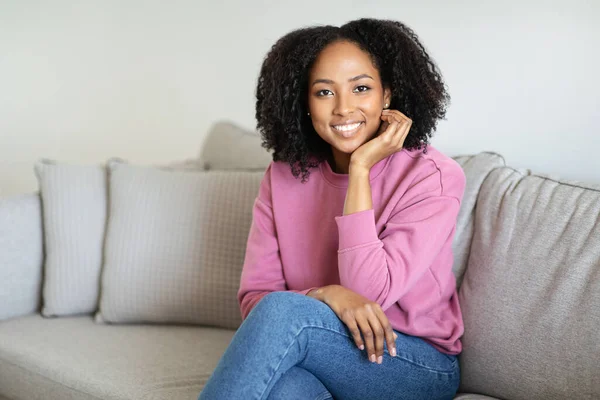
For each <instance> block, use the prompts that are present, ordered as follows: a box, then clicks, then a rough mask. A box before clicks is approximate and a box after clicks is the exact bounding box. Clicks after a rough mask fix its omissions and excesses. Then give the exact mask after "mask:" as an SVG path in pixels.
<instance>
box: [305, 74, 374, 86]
mask: <svg viewBox="0 0 600 400" xmlns="http://www.w3.org/2000/svg"><path fill="white" fill-rule="evenodd" d="M363 78H369V79H371V80H374V79H373V77H372V76H370V75H369V74H360V75H356V76H355V77H354V78H350V79H348V82H354V81H357V80H359V79H363ZM317 83H326V84H328V85H333V84H334V83H335V82H334V81H332V80H331V79H315V81H314V82H313V83H312V84H313V85H316V84H317Z"/></svg>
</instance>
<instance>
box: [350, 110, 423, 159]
mask: <svg viewBox="0 0 600 400" xmlns="http://www.w3.org/2000/svg"><path fill="white" fill-rule="evenodd" d="M381 119H382V121H383V122H382V123H381V126H380V127H379V131H378V132H377V134H376V135H375V137H374V138H373V139H371V140H369V141H368V142H366V143H364V144H363V145H361V146H360V147H359V148H358V149H356V150H355V151H354V152H353V153H352V155H351V156H350V168H352V167H353V166H355V167H360V168H366V169H367V170H370V169H371V167H373V165H375V164H377V163H378V162H379V161H381V160H383V159H384V158H386V157H387V156H389V155H391V154H393V153H395V152H397V151H400V150H402V146H403V145H404V140H405V139H406V136H407V135H408V132H409V131H410V127H411V126H412V120H411V119H410V118H408V117H407V116H406V115H404V114H402V113H401V112H400V111H397V110H383V111H382V113H381Z"/></svg>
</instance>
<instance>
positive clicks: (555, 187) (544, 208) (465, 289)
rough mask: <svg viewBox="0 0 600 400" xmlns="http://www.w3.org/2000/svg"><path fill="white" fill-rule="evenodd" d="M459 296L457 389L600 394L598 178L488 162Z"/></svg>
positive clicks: (533, 395) (522, 394)
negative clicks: (555, 175) (583, 180)
mask: <svg viewBox="0 0 600 400" xmlns="http://www.w3.org/2000/svg"><path fill="white" fill-rule="evenodd" d="M459 299H460V303H461V307H462V311H463V317H464V322H465V334H464V337H463V346H464V350H463V353H462V354H461V356H460V361H461V369H462V381H461V391H464V392H475V393H482V394H487V395H491V396H497V397H502V398H509V399H514V400H519V399H523V400H525V399H527V400H534V399H544V400H548V399H565V398H588V399H591V398H600V379H598V376H599V371H600V370H599V367H598V366H599V365H600V329H599V327H600V188H598V187H593V186H588V187H585V186H582V185H579V184H576V183H568V182H562V183H561V182H559V181H557V180H554V179H550V178H547V177H541V176H535V175H528V174H524V173H522V172H519V171H517V170H514V169H512V168H508V167H503V168H498V169H495V170H494V171H492V172H491V173H490V175H489V177H488V178H487V179H486V180H485V182H484V184H483V186H482V188H481V192H480V194H479V197H478V199H477V208H476V215H475V231H474V236H473V243H472V246H471V254H470V257H469V265H468V268H467V271H466V273H465V275H464V281H463V283H462V286H461V288H460V292H459Z"/></svg>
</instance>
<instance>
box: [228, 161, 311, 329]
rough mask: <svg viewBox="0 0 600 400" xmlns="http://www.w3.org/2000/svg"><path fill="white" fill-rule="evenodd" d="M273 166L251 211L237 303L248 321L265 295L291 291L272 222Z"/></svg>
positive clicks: (268, 169) (305, 292)
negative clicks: (284, 273)
mask: <svg viewBox="0 0 600 400" xmlns="http://www.w3.org/2000/svg"><path fill="white" fill-rule="evenodd" d="M270 172H271V166H269V167H268V168H267V171H266V173H265V177H264V178H263V180H262V182H261V186H260V189H259V194H258V197H257V199H256V201H255V203H254V208H253V211H252V225H251V227H250V233H249V235H248V242H247V245H246V255H245V259H244V266H243V269H242V276H241V279H240V289H239V291H238V302H239V304H240V310H241V313H242V319H245V318H246V317H247V316H248V314H249V313H250V311H251V310H252V308H254V306H255V305H256V304H257V303H258V302H259V301H260V299H262V298H263V297H264V296H265V295H267V294H269V293H271V292H278V291H285V290H288V289H287V286H286V282H285V278H284V276H283V266H282V263H281V258H280V256H279V243H278V241H277V235H276V230H275V222H274V221H273V209H272V206H271V183H270V182H271V180H270ZM312 289H314V288H309V289H306V290H289V291H292V292H296V293H301V294H307V293H308V292H309V291H310V290H312Z"/></svg>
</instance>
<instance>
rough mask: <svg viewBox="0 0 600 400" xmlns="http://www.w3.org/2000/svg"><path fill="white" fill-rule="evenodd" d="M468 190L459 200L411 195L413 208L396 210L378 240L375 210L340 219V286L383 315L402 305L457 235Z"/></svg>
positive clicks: (441, 196)
mask: <svg viewBox="0 0 600 400" xmlns="http://www.w3.org/2000/svg"><path fill="white" fill-rule="evenodd" d="M463 188H464V186H463ZM418 190H419V189H418V188H417V189H414V191H418ZM463 190H464V189H461V188H458V191H457V192H456V193H457V195H456V196H458V197H455V196H448V195H438V194H436V195H433V194H432V193H423V194H417V195H416V196H415V194H414V193H411V194H410V195H409V196H408V197H411V198H412V199H411V201H410V204H409V205H402V206H401V208H400V209H399V210H394V213H393V215H392V216H391V217H390V219H389V220H388V221H387V222H386V224H385V228H384V229H383V231H382V233H381V234H380V235H379V236H378V234H377V228H376V225H375V215H374V210H373V209H370V210H366V211H361V212H357V213H353V214H349V215H344V216H340V217H336V223H337V226H338V233H339V250H338V268H339V276H340V283H341V285H342V286H344V287H347V288H348V289H351V290H353V291H355V292H356V293H359V294H360V295H362V296H365V297H366V298H368V299H370V300H371V301H374V302H377V303H378V304H379V305H380V306H381V307H382V308H383V309H384V310H386V309H388V308H389V307H390V306H391V305H393V304H394V303H395V302H397V301H398V300H399V299H400V298H402V296H403V295H404V294H406V293H407V292H408V291H409V290H411V288H412V287H413V286H414V284H415V283H416V282H418V281H419V279H420V278H421V277H422V276H423V274H424V273H426V271H427V270H428V269H429V268H430V266H431V265H432V263H433V261H434V260H435V258H436V257H437V256H438V255H439V253H440V251H441V250H442V248H443V247H444V246H446V242H447V241H448V239H449V238H451V235H453V234H454V232H455V229H456V221H457V216H458V212H459V209H460V199H461V198H462V192H463ZM438 193H439V192H438ZM458 193H460V194H458Z"/></svg>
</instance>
